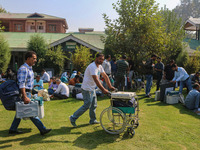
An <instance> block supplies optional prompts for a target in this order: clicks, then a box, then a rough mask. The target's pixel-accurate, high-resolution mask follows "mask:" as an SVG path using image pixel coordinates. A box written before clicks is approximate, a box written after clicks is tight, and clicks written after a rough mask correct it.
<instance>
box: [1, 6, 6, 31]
mask: <svg viewBox="0 0 200 150" xmlns="http://www.w3.org/2000/svg"><path fill="white" fill-rule="evenodd" d="M0 13H7V11H6V10H5V9H4V8H3V7H0ZM4 29H5V27H4V26H2V25H1V21H0V32H2V31H3V30H4Z"/></svg>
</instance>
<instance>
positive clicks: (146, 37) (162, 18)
mask: <svg viewBox="0 0 200 150" xmlns="http://www.w3.org/2000/svg"><path fill="white" fill-rule="evenodd" d="M113 8H114V9H115V10H116V12H117V13H118V16H119V17H118V18H117V19H115V20H113V21H112V20H111V19H109V17H108V16H107V15H106V14H104V15H103V17H104V20H105V24H106V34H107V36H106V38H105V39H104V42H105V48H107V49H108V48H109V49H110V50H112V52H114V53H115V54H127V55H129V56H131V57H132V58H133V60H134V62H135V64H136V67H137V66H138V65H139V64H140V63H141V62H142V60H144V59H146V57H149V56H150V55H151V54H153V53H155V54H158V55H160V56H161V57H162V56H163V57H164V58H168V57H172V56H174V57H175V56H176V55H178V53H179V52H180V51H181V50H182V33H180V32H182V30H181V28H179V27H180V25H178V26H177V27H176V25H177V24H178V23H179V20H177V18H176V17H175V16H174V13H172V12H170V11H169V10H163V11H159V10H158V5H157V4H155V1H154V0H119V1H118V2H117V3H116V4H113ZM173 19H175V22H173ZM169 20H170V22H167V21H169ZM173 23H174V24H173ZM179 37H181V38H180V39H179V40H178V38H179ZM172 52H173V53H172ZM164 60H166V59H164Z"/></svg>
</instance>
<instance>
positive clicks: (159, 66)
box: [155, 57, 164, 91]
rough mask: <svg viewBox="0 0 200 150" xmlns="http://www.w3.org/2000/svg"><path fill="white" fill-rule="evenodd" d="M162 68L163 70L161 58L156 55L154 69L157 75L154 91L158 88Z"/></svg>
mask: <svg viewBox="0 0 200 150" xmlns="http://www.w3.org/2000/svg"><path fill="white" fill-rule="evenodd" d="M163 70H164V64H163V63H162V62H161V58H160V57H157V63H156V64H155V71H156V76H157V82H156V85H157V88H156V91H158V90H159V88H160V81H161V79H162V76H163Z"/></svg>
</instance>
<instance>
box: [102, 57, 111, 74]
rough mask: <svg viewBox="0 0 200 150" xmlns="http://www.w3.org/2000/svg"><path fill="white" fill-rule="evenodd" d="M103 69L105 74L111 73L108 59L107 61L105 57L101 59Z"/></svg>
mask: <svg viewBox="0 0 200 150" xmlns="http://www.w3.org/2000/svg"><path fill="white" fill-rule="evenodd" d="M102 67H103V69H104V70H105V72H106V73H107V74H111V64H110V62H109V61H107V60H106V59H105V60H104V61H103V64H102Z"/></svg>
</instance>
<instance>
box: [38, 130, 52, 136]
mask: <svg viewBox="0 0 200 150" xmlns="http://www.w3.org/2000/svg"><path fill="white" fill-rule="evenodd" d="M50 131H51V129H46V130H44V131H41V132H40V134H41V135H45V134H47V133H49V132H50Z"/></svg>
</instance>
